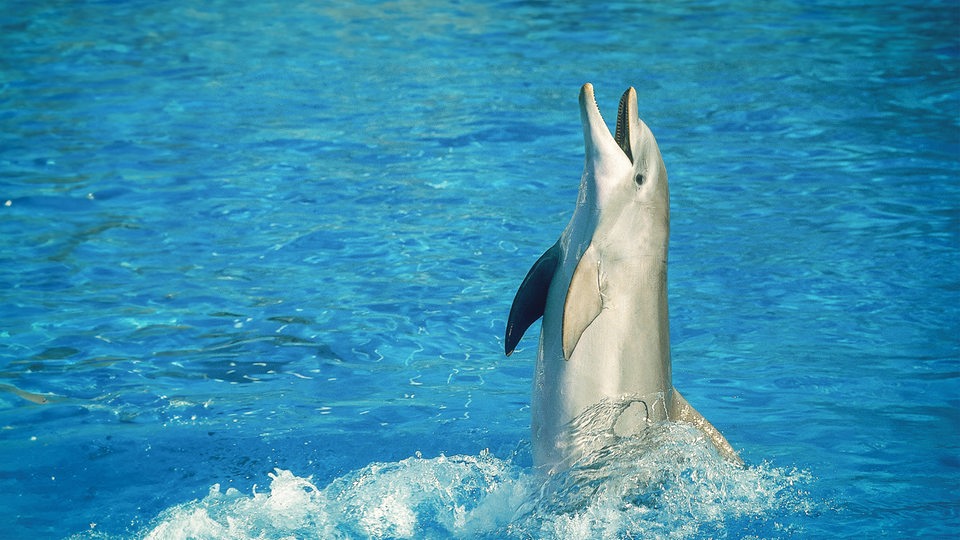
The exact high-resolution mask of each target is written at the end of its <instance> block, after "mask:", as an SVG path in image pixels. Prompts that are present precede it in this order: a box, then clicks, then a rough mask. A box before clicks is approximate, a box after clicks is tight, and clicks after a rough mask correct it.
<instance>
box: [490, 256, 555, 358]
mask: <svg viewBox="0 0 960 540" xmlns="http://www.w3.org/2000/svg"><path fill="white" fill-rule="evenodd" d="M559 264H560V243H559V242H558V243H556V244H554V245H553V247H551V248H550V249H548V250H547V251H546V252H545V253H544V254H543V255H541V256H540V258H539V259H537V262H535V263H533V267H532V268H530V271H529V272H527V277H525V278H523V283H521V284H520V288H519V289H518V290H517V296H515V297H514V298H513V305H512V306H511V307H510V317H508V318H507V332H506V335H505V336H504V338H503V350H504V352H505V353H506V354H507V356H510V354H511V353H513V349H515V348H516V347H517V343H520V338H522V337H523V333H524V332H526V331H527V328H530V325H531V324H533V323H534V321H536V320H537V319H539V318H540V317H542V316H543V310H544V308H546V306H547V292H548V291H549V290H550V282H551V281H553V274H554V273H555V272H556V271H557V266H558V265H559Z"/></svg>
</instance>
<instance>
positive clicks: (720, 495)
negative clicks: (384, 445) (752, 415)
mask: <svg viewBox="0 0 960 540" xmlns="http://www.w3.org/2000/svg"><path fill="white" fill-rule="evenodd" d="M269 476H270V485H269V488H268V489H267V490H265V491H261V490H259V489H256V488H254V490H253V493H252V494H249V495H247V494H243V493H241V492H239V491H238V490H236V489H233V488H230V489H227V490H226V491H221V489H220V486H219V485H215V486H213V487H212V488H211V489H210V492H209V494H208V495H207V496H206V497H204V498H203V499H200V500H197V501H193V502H190V503H186V504H183V505H179V506H175V507H172V508H170V509H168V510H166V511H165V512H163V513H162V514H161V515H160V516H158V517H157V518H156V519H155V520H154V521H153V523H152V525H151V527H150V528H149V529H148V530H145V531H141V532H140V533H138V534H137V535H136V536H137V537H138V538H144V539H148V540H160V539H163V540H169V539H179V538H191V539H194V538H195V539H223V538H230V539H247V538H250V539H252V538H257V539H292V538H298V539H299V538H333V539H339V538H563V539H587V538H590V539H593V538H635V537H643V538H691V537H697V536H710V537H719V538H724V537H728V538H742V537H755V538H760V537H763V538H775V537H782V536H788V535H790V534H791V533H793V532H796V531H793V530H792V529H791V525H790V522H791V520H790V516H791V515H792V516H794V517H799V516H800V515H803V514H806V513H809V512H810V511H812V510H813V505H812V504H811V503H810V501H808V497H807V496H806V492H805V490H804V489H805V488H804V486H805V485H806V484H808V483H809V482H810V481H811V480H810V478H809V475H807V474H805V473H803V472H798V471H787V470H783V469H778V468H774V467H771V466H769V465H760V466H754V467H737V466H734V465H731V464H730V463H728V462H726V461H724V460H723V459H722V458H720V457H719V456H718V455H717V454H716V452H715V451H714V450H713V447H712V446H710V443H709V442H707V441H706V440H704V438H703V436H702V435H701V434H700V432H699V431H697V430H696V429H694V428H692V427H689V426H686V425H682V424H674V423H663V424H659V425H655V426H652V427H650V428H648V429H647V430H646V431H644V432H643V433H641V434H640V435H638V436H634V437H627V438H621V439H619V440H616V441H613V442H612V443H611V444H609V445H606V446H603V447H602V448H599V449H596V450H595V451H594V452H592V453H590V454H589V455H588V456H586V457H585V458H584V459H582V460H581V461H580V462H578V463H577V464H575V465H574V466H573V467H572V468H571V469H570V470H569V471H566V472H564V473H560V474H557V475H554V476H552V477H549V478H544V477H543V476H541V475H540V474H538V473H535V472H533V471H530V470H528V469H524V468H522V467H518V466H516V465H514V464H513V463H512V462H511V461H509V460H502V459H498V458H496V457H494V456H492V455H490V454H489V453H488V452H481V453H480V454H479V455H477V456H452V457H446V456H439V457H435V458H429V459H427V458H422V457H419V456H416V457H411V458H408V459H404V460H402V461H398V462H393V463H373V464H370V465H368V466H366V467H364V468H362V469H360V470H358V471H355V472H352V473H350V474H347V475H345V476H342V477H340V478H337V479H336V480H334V481H333V482H331V483H330V484H329V485H327V486H326V487H323V488H320V487H318V486H316V485H315V484H314V483H313V481H312V480H311V478H310V477H306V478H305V477H300V476H297V475H295V474H293V473H292V472H290V471H285V470H279V469H278V470H276V471H275V472H274V473H271V474H270V475H269ZM794 521H796V520H794ZM88 537H89V536H88ZM101 537H103V536H101ZM78 538H80V537H78Z"/></svg>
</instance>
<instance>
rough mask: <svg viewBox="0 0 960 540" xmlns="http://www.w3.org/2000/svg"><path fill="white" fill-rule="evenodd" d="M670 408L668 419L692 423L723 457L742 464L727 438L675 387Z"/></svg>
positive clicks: (739, 464)
mask: <svg viewBox="0 0 960 540" xmlns="http://www.w3.org/2000/svg"><path fill="white" fill-rule="evenodd" d="M671 410H672V413H673V414H671V415H670V420H673V421H679V422H686V423H688V424H692V425H693V426H694V427H696V428H697V429H699V430H700V431H702V432H703V434H704V435H706V436H707V438H708V439H710V442H712V443H713V445H714V446H715V447H716V448H717V451H719V452H720V455H721V456H723V458H724V459H726V460H727V461H729V462H731V463H733V464H734V465H738V466H741V467H742V466H743V460H742V459H740V456H738V455H737V451H736V450H734V449H733V446H730V443H729V442H727V439H726V438H725V437H724V436H723V434H722V433H720V430H718V429H717V428H715V427H713V424H711V423H710V421H709V420H707V419H706V418H704V417H703V415H702V414H700V413H699V412H697V410H696V409H694V408H693V406H692V405H690V403H688V402H687V400H686V399H684V398H683V396H681V395H680V392H678V391H677V389H676V388H674V389H673V407H671Z"/></svg>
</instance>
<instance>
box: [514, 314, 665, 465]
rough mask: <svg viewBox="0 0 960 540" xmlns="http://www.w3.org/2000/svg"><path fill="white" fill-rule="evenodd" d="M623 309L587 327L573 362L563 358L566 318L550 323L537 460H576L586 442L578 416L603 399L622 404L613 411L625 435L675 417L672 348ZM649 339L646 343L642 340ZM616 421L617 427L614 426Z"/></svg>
mask: <svg viewBox="0 0 960 540" xmlns="http://www.w3.org/2000/svg"><path fill="white" fill-rule="evenodd" d="M622 315H623V314H622V313H617V312H616V310H607V311H605V312H603V313H601V314H600V315H599V316H598V317H597V319H596V320H595V321H594V322H593V323H592V324H591V325H590V327H588V328H587V329H586V331H585V332H584V333H583V336H582V337H581V339H580V342H579V343H578V345H577V348H576V350H575V351H574V353H573V355H572V356H571V358H570V360H564V358H563V349H562V344H561V337H560V335H559V334H560V331H559V330H558V329H559V328H560V325H559V324H549V322H548V321H545V323H547V324H544V325H543V329H542V335H541V344H540V355H539V358H538V361H537V368H536V373H535V377H534V389H533V399H532V403H531V409H532V415H533V418H532V426H531V427H532V430H533V433H532V435H533V440H534V459H535V461H536V462H537V463H540V464H544V465H555V464H558V463H561V462H564V461H569V460H571V459H576V458H577V457H578V456H577V455H575V453H576V449H577V448H580V447H581V446H582V445H580V444H578V441H576V440H573V439H574V438H576V437H577V436H578V434H577V433H576V432H575V430H572V429H571V425H570V424H571V422H573V421H574V420H575V419H577V418H578V417H580V416H581V415H583V414H584V412H585V411H587V410H588V409H590V408H591V407H593V406H595V405H597V404H600V403H602V402H611V403H613V402H620V403H622V411H619V412H617V413H616V414H614V415H612V416H610V417H609V422H610V423H611V425H610V426H606V427H607V428H611V427H612V428H615V431H616V433H617V434H618V435H629V434H635V433H637V432H638V431H640V430H642V429H643V428H644V427H645V426H646V425H647V424H648V423H650V422H656V421H661V420H665V419H667V417H668V411H667V404H668V403H670V399H669V397H670V392H671V391H672V388H673V387H672V384H671V381H670V361H669V351H663V350H662V349H661V347H660V343H661V340H660V339H659V336H656V335H654V334H650V335H646V336H645V335H643V332H642V331H641V332H635V331H632V329H631V328H629V327H627V326H626V325H625V321H624V318H623V317H622ZM644 344H647V346H646V347H644V346H643V345H644ZM614 424H615V425H614Z"/></svg>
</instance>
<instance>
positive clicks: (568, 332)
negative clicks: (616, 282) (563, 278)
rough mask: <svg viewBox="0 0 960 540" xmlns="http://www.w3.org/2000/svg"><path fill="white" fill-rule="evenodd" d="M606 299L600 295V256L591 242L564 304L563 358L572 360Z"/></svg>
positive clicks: (576, 271)
mask: <svg viewBox="0 0 960 540" xmlns="http://www.w3.org/2000/svg"><path fill="white" fill-rule="evenodd" d="M602 309H603V298H602V296H601V294H600V256H599V253H598V250H597V248H595V247H594V246H593V244H591V245H590V247H588V248H587V250H586V251H585V252H583V255H582V256H581V257H580V262H578V263H577V269H576V270H574V271H573V278H572V279H571V280H570V288H568V289H567V299H566V300H565V301H564V303H563V358H564V359H565V360H569V359H570V355H572V354H573V350H574V349H575V348H576V347H577V343H578V342H579V341H580V336H582V335H583V332H584V330H586V329H587V327H588V326H590V323H592V322H593V321H594V319H596V318H597V316H598V315H600V311H601V310H602Z"/></svg>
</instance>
